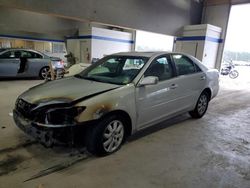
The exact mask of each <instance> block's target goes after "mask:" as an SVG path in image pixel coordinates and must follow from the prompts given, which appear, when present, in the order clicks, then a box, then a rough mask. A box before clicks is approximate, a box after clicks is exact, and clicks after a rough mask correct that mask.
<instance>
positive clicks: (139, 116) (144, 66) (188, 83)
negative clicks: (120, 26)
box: [13, 52, 219, 155]
mask: <svg viewBox="0 0 250 188" xmlns="http://www.w3.org/2000/svg"><path fill="white" fill-rule="evenodd" d="M218 78H219V73H218V71H217V70H215V69H208V68H206V67H205V66H204V65H203V64H202V63H201V62H200V61H199V60H197V59H196V58H194V57H192V56H190V55H186V54H182V53H167V52H143V53H142V52H130V53H118V54H113V55H109V56H106V57H104V58H103V59H101V60H99V61H98V62H96V63H95V64H93V65H91V66H89V67H88V68H86V69H85V70H84V71H82V72H81V73H79V74H77V75H75V76H73V77H68V78H64V79H60V80H56V81H52V82H48V83H45V84H41V85H38V86H35V87H33V88H31V89H29V90H28V91H26V92H24V93H23V94H22V95H20V96H19V97H18V99H17V102H16V107H15V109H14V113H13V114H14V120H15V122H16V124H17V125H18V127H20V128H21V129H22V130H24V131H25V132H26V133H28V134H31V135H33V136H34V137H36V138H37V139H39V140H40V141H41V142H42V143H44V144H45V145H46V146H50V145H52V144H53V142H54V141H55V140H56V139H58V138H56V137H57V136H58V137H63V135H66V136H70V135H72V134H69V132H67V131H69V130H70V131H72V130H74V129H76V130H78V129H77V128H79V127H83V128H85V132H84V134H80V133H79V132H78V131H76V133H78V135H79V134H80V136H81V137H82V138H81V140H83V138H85V140H86V146H87V149H88V150H89V151H90V152H92V153H94V154H97V155H106V154H111V153H113V152H115V151H117V150H118V149H119V148H120V147H121V145H122V143H123V142H124V141H125V140H126V138H127V137H128V136H130V135H131V134H134V133H135V132H137V131H139V130H142V129H145V128H146V127H149V126H152V125H154V124H156V123H158V122H161V121H163V120H166V119H168V118H170V117H173V116H176V115H178V114H182V113H185V112H189V114H190V115H191V116H192V117H193V118H201V117H202V116H203V115H204V114H205V113H206V110H207V107H208V104H209V101H210V100H211V99H213V98H214V97H215V96H216V95H217V93H218V90H219V81H218ZM37 130H39V131H37ZM63 132H66V134H63ZM45 138H46V139H45ZM71 140H72V138H71Z"/></svg>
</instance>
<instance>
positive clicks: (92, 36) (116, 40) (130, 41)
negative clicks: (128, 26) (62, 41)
mask: <svg viewBox="0 0 250 188" xmlns="http://www.w3.org/2000/svg"><path fill="white" fill-rule="evenodd" d="M67 39H96V40H106V41H112V42H121V43H128V44H133V43H134V41H133V40H125V39H117V38H111V37H103V36H97V35H82V36H77V37H67Z"/></svg>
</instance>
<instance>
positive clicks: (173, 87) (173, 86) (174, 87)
mask: <svg viewBox="0 0 250 188" xmlns="http://www.w3.org/2000/svg"><path fill="white" fill-rule="evenodd" d="M177 87H178V85H177V84H172V85H171V86H170V87H169V88H170V89H176V88H177Z"/></svg>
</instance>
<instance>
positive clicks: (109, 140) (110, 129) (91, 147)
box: [86, 115, 125, 156]
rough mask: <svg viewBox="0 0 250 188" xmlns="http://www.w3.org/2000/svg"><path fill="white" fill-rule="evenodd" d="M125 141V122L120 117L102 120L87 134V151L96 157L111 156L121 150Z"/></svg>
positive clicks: (114, 116)
mask: <svg viewBox="0 0 250 188" xmlns="http://www.w3.org/2000/svg"><path fill="white" fill-rule="evenodd" d="M124 140H125V121H124V120H123V118H122V117H120V116H118V115H112V116H109V117H106V118H104V119H102V120H101V121H100V122H99V123H98V124H97V125H96V126H94V127H92V128H91V129H89V132H88V134H87V143H86V146H87V150H88V151H89V152H91V153H93V154H95V155H99V156H103V155H109V154H112V153H114V152H116V151H117V150H119V149H120V147H121V145H122V143H123V142H124Z"/></svg>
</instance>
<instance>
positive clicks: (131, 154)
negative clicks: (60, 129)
mask: <svg viewBox="0 0 250 188" xmlns="http://www.w3.org/2000/svg"><path fill="white" fill-rule="evenodd" d="M246 3H249V1H247V0H217V1H215V0H204V1H202V0H180V1H175V0H168V1H167V0H158V1H150V0H144V1H134V0H128V1H121V0H108V1H96V0H73V1H66V0H61V1H49V0H43V1H31V0H0V26H1V27H0V47H1V48H10V47H11V48H29V49H34V50H38V51H41V52H43V53H46V54H51V55H53V56H57V57H60V58H62V59H63V60H64V61H67V60H66V58H65V57H64V56H65V55H66V54H67V53H69V52H71V53H73V54H74V56H75V57H76V63H86V64H91V63H94V62H95V61H96V60H97V59H100V58H102V57H104V56H106V55H109V54H112V53H116V52H121V51H125V52H128V51H134V50H136V51H161V50H164V51H176V52H184V53H188V54H191V55H193V56H195V57H197V58H198V59H199V60H201V61H202V62H203V63H204V64H205V65H206V66H208V67H209V68H216V69H218V70H220V69H221V67H222V62H223V52H224V46H225V41H226V40H230V38H229V37H228V36H227V30H228V27H229V25H228V23H229V17H230V11H231V10H232V7H234V6H243V5H245V4H246ZM245 19H246V20H247V18H245ZM229 29H230V28H229ZM150 41H151V42H150ZM152 41H153V42H152ZM227 43H228V42H227ZM229 44H230V43H229ZM247 68H248V67H246V68H242V67H241V69H244V70H246V69H247ZM240 74H241V72H240ZM244 74H245V76H244V78H243V76H242V78H241V77H240V78H239V79H238V80H237V79H235V80H232V79H230V78H228V77H222V78H220V79H221V81H220V91H219V94H218V96H217V97H216V98H215V99H213V100H212V101H211V103H210V104H209V108H208V111H207V113H206V115H205V116H204V117H203V118H202V119H198V120H197V119H191V118H190V116H188V114H183V115H181V116H177V117H174V118H172V119H170V120H167V121H164V122H162V123H160V124H157V125H155V126H153V127H150V128H147V129H145V130H143V131H141V132H139V133H136V134H135V135H133V136H132V137H131V138H130V139H129V140H128V142H126V143H125V144H124V146H123V147H122V149H121V150H119V151H118V152H116V153H114V154H112V155H109V156H106V157H95V156H93V155H90V154H89V153H87V152H86V151H85V148H84V147H72V148H71V147H65V146H56V147H53V148H45V147H43V146H42V145H41V144H39V143H37V142H36V141H34V140H33V139H31V138H29V137H28V136H27V135H25V134H24V133H23V132H22V131H21V130H19V129H18V128H17V127H16V125H15V123H14V121H13V117H12V115H13V114H12V110H13V108H14V106H15V101H16V99H17V97H18V96H19V95H20V94H21V93H22V92H24V91H25V90H27V89H28V88H30V87H33V86H35V85H37V84H40V83H43V82H44V81H43V80H37V79H35V80H34V79H30V78H29V79H3V80H0V104H1V109H0V188H6V187H25V188H27V187H39V188H42V187H44V188H47V187H232V188H233V187H240V188H244V187H245V188H249V187H250V127H249V125H250V120H249V119H248V116H250V103H249V101H250V89H249V88H250V87H249V83H250V82H244V84H242V85H241V83H243V81H242V80H243V79H245V78H247V76H248V73H247V72H245V73H244ZM65 87H67V86H66V85H65Z"/></svg>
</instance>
